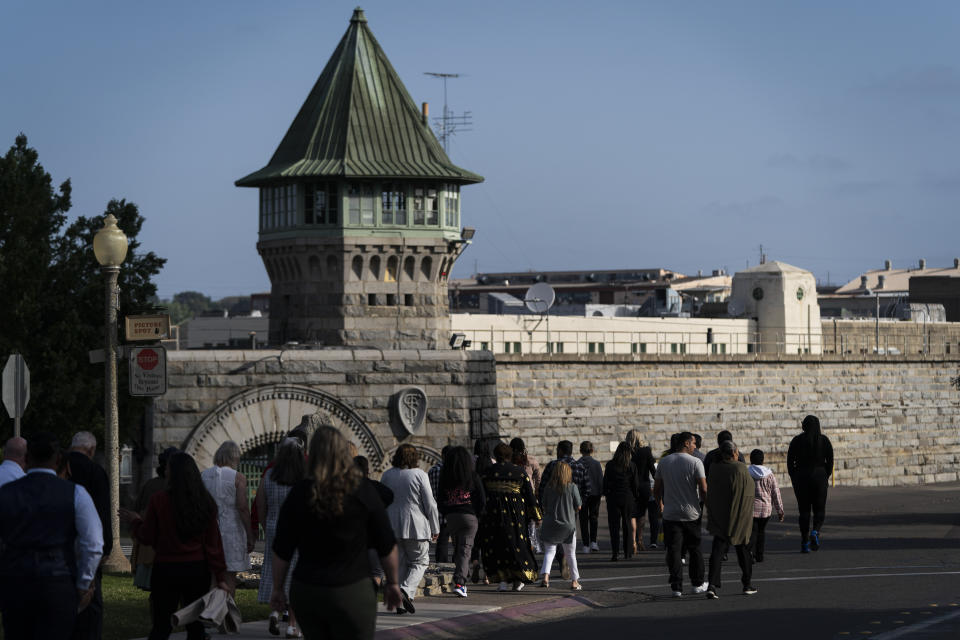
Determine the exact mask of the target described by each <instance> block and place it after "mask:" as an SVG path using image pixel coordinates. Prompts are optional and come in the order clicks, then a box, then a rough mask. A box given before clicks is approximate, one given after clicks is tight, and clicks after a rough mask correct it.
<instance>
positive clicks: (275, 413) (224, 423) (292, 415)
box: [182, 385, 384, 469]
mask: <svg viewBox="0 0 960 640" xmlns="http://www.w3.org/2000/svg"><path fill="white" fill-rule="evenodd" d="M304 417H309V424H310V425H311V426H312V427H313V428H316V425H319V424H330V425H332V426H334V427H336V428H337V429H339V430H340V431H341V433H343V435H345V436H346V437H347V438H349V439H350V440H351V441H352V442H353V443H354V444H356V445H357V448H358V449H359V450H360V453H361V454H363V455H365V456H367V458H369V459H370V466H371V467H372V468H379V467H380V466H381V464H382V463H383V461H384V450H383V447H382V446H381V445H380V442H379V441H378V440H377V437H376V436H375V435H374V434H373V432H372V431H371V430H370V427H368V426H367V423H366V422H364V421H363V418H361V417H360V416H359V415H358V414H357V412H356V411H354V410H353V409H352V408H350V407H349V406H347V405H346V404H344V403H343V402H342V401H341V400H340V399H339V398H337V397H335V396H332V395H330V394H329V393H325V392H323V391H319V390H317V389H311V388H310V387H305V386H299V385H266V386H262V387H256V388H254V389H249V390H247V391H244V392H242V393H238V394H236V395H235V396H233V397H231V398H230V399H228V400H227V401H226V402H224V403H222V404H221V405H220V406H218V407H217V408H216V409H214V410H213V411H211V412H210V413H209V414H207V416H206V417H205V418H204V419H203V420H201V421H200V424H198V425H197V426H196V428H194V430H193V431H191V432H190V435H189V436H187V439H186V440H184V442H183V446H182V449H183V450H184V451H186V452H187V453H189V454H190V455H192V456H193V457H194V459H196V461H197V465H198V466H199V467H200V468H201V469H205V468H207V467H209V466H212V465H213V454H214V453H215V452H216V450H217V447H219V446H220V445H221V444H222V443H223V442H225V441H227V440H233V441H234V442H236V443H237V444H238V445H240V451H241V453H242V454H246V453H248V452H250V451H254V450H256V449H258V448H259V447H262V446H264V445H268V444H271V443H274V442H278V441H280V440H281V439H282V438H283V437H284V436H285V435H286V434H287V433H288V432H289V431H290V430H291V429H292V428H293V427H295V426H297V425H298V424H300V422H301V421H302V420H303V418H304Z"/></svg>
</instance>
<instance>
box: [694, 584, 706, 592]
mask: <svg viewBox="0 0 960 640" xmlns="http://www.w3.org/2000/svg"><path fill="white" fill-rule="evenodd" d="M709 587H710V583H709V582H704V583H703V584H702V585H700V586H699V587H694V588H693V592H694V593H706V592H707V589H708V588H709Z"/></svg>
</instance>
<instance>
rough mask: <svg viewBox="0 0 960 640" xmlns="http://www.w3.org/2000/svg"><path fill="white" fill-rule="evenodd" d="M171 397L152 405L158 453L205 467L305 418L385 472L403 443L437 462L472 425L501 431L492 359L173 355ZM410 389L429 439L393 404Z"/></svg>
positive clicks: (322, 353)
mask: <svg viewBox="0 0 960 640" xmlns="http://www.w3.org/2000/svg"><path fill="white" fill-rule="evenodd" d="M167 366H168V391H167V393H166V395H164V396H161V397H158V398H156V399H155V400H154V402H153V410H152V412H151V417H150V420H151V421H152V426H153V434H154V447H153V448H154V450H155V451H160V450H162V449H163V448H164V447H166V446H177V447H186V449H187V451H188V452H189V453H191V454H193V455H194V456H195V457H196V458H197V462H198V464H199V465H200V466H201V468H203V467H204V466H205V465H207V466H208V465H209V464H210V463H211V461H212V456H213V453H214V452H215V451H216V448H217V447H218V446H219V445H220V444H221V443H222V442H223V441H224V440H228V439H229V440H234V441H235V442H237V443H238V444H240V445H241V448H242V449H243V450H244V452H245V453H246V452H248V451H250V450H252V449H254V448H256V447H257V446H260V445H262V444H266V443H268V442H275V441H277V440H278V439H279V438H280V437H282V435H283V434H285V433H287V432H288V431H289V430H290V429H291V428H293V427H294V426H296V425H297V424H298V423H299V422H300V420H301V418H302V417H303V416H304V415H314V414H316V415H319V416H320V417H321V418H323V419H325V420H327V421H329V422H332V423H333V424H334V426H337V427H339V428H341V430H343V431H344V432H345V433H347V435H348V436H350V437H351V438H352V439H353V440H354V442H355V443H356V444H357V446H358V447H359V448H360V452H361V453H362V454H364V455H367V456H368V457H369V458H370V461H371V465H372V466H374V468H376V467H380V468H383V467H384V466H385V465H386V466H388V464H389V463H388V460H389V453H390V452H391V451H392V450H393V449H394V448H396V446H397V445H398V444H399V443H400V442H411V443H413V444H415V445H416V446H418V447H419V448H420V450H421V453H422V454H423V456H424V458H425V460H427V461H428V462H429V463H430V464H432V462H433V461H434V460H435V459H436V457H437V455H439V451H440V449H441V448H442V447H443V446H444V445H446V444H447V443H448V442H462V443H465V444H466V443H469V440H470V435H471V427H472V428H473V429H474V430H475V431H478V430H480V429H484V430H486V431H492V432H495V431H496V427H497V405H496V386H495V379H496V374H495V372H494V360H493V356H492V354H490V353H489V352H469V351H455V350H451V349H446V350H442V351H415V350H411V351H380V350H349V349H331V350H286V351H279V350H252V351H232V350H230V351H228V350H224V351H219V350H207V351H172V352H170V353H169V354H168V365H167ZM407 387H420V388H421V389H423V391H424V392H425V394H426V396H427V407H428V409H427V413H426V419H425V423H424V428H423V430H422V431H420V432H417V434H416V435H409V434H408V433H406V432H405V431H404V430H403V429H402V428H400V427H399V425H398V423H397V420H396V419H395V418H394V417H393V416H392V411H391V408H390V400H391V397H392V396H393V395H394V394H395V393H397V392H398V391H400V390H401V389H404V388H407Z"/></svg>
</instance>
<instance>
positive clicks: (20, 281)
mask: <svg viewBox="0 0 960 640" xmlns="http://www.w3.org/2000/svg"><path fill="white" fill-rule="evenodd" d="M69 209H70V181H69V180H67V181H65V182H64V183H63V184H61V185H60V187H59V189H58V190H57V191H55V190H54V189H53V185H52V179H51V177H50V174H48V173H47V172H46V171H45V170H44V169H43V167H42V166H41V165H40V164H39V162H38V154H37V152H36V150H34V149H31V148H29V147H28V146H27V138H26V136H24V135H22V134H21V135H19V136H17V139H16V142H15V144H14V145H13V147H11V148H10V150H9V151H8V152H7V154H6V155H5V156H4V157H3V159H2V160H0V291H3V295H4V304H2V305H0V327H3V330H2V331H0V357H5V356H6V355H7V354H10V353H15V352H18V353H21V354H22V355H23V357H24V358H25V359H26V361H27V364H28V366H29V367H30V371H31V375H30V382H31V388H30V404H29V405H28V406H27V409H26V412H25V413H24V417H23V425H24V427H23V428H24V433H25V434H27V435H28V436H29V432H30V431H36V430H39V429H45V430H49V431H53V432H55V433H58V434H60V435H61V436H62V437H63V438H66V437H67V436H68V435H69V434H71V433H73V432H76V431H79V430H82V429H86V430H90V431H93V432H94V433H95V434H97V436H98V439H101V441H102V435H103V424H104V417H103V364H90V361H89V357H88V352H89V351H90V350H92V349H98V348H102V347H103V342H104V336H103V331H104V310H103V305H104V286H105V285H104V278H103V276H102V275H101V272H100V266H99V265H98V264H97V261H96V259H95V258H94V256H93V250H92V245H93V236H94V235H95V234H96V232H97V231H98V230H99V229H100V228H101V227H102V226H103V219H102V217H95V218H87V217H85V216H80V217H79V218H77V219H76V220H75V221H74V222H73V223H72V224H70V225H69V226H68V227H67V228H66V229H65V230H64V229H63V227H64V224H65V223H66V212H67V211H68V210H69ZM107 213H112V214H113V215H114V216H116V218H117V221H118V226H119V227H120V228H121V229H123V231H124V233H126V234H127V237H128V238H129V242H130V248H129V251H128V253H127V259H126V260H125V261H124V263H123V265H122V267H121V269H120V279H119V283H120V296H119V298H120V314H121V316H122V315H123V314H130V313H137V312H139V311H141V310H144V309H145V308H147V307H148V306H149V303H148V301H149V300H150V299H151V297H153V296H154V295H155V294H156V286H155V285H154V284H153V282H152V278H153V277H154V276H155V275H156V274H157V273H159V272H160V269H161V267H162V266H163V264H164V263H165V262H166V261H165V260H164V259H163V258H159V257H157V256H156V255H155V254H154V253H152V252H147V253H144V252H142V251H140V243H139V241H138V240H137V236H138V234H139V233H140V230H141V228H142V227H143V223H144V218H143V217H142V216H141V215H140V213H139V211H138V209H137V206H136V205H135V204H133V203H130V202H126V201H125V200H111V201H110V202H109V204H108V205H107V209H106V212H105V214H104V215H106V214H107ZM120 372H121V381H120V385H121V386H120V394H119V397H120V432H121V439H129V438H128V437H125V436H126V435H127V432H129V430H130V429H131V427H135V426H137V425H138V424H139V420H140V417H141V416H142V413H143V408H144V406H145V403H144V402H143V401H142V400H140V399H135V398H130V397H129V396H128V395H127V394H126V393H124V389H125V386H126V381H125V373H126V367H125V366H123V365H122V366H121V367H120ZM8 425H9V422H8ZM10 430H12V427H9V426H8V427H7V428H6V429H5V431H10ZM130 435H134V437H135V439H136V440H139V434H138V433H136V434H130Z"/></svg>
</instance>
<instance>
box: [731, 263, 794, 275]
mask: <svg viewBox="0 0 960 640" xmlns="http://www.w3.org/2000/svg"><path fill="white" fill-rule="evenodd" d="M737 273H810V272H809V271H807V270H806V269H801V268H800V267H795V266H793V265H792V264H787V263H786V262H779V261H777V260H772V261H770V262H764V263H763V264H757V265H754V266H752V267H747V268H746V269H742V270H740V271H737Z"/></svg>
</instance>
